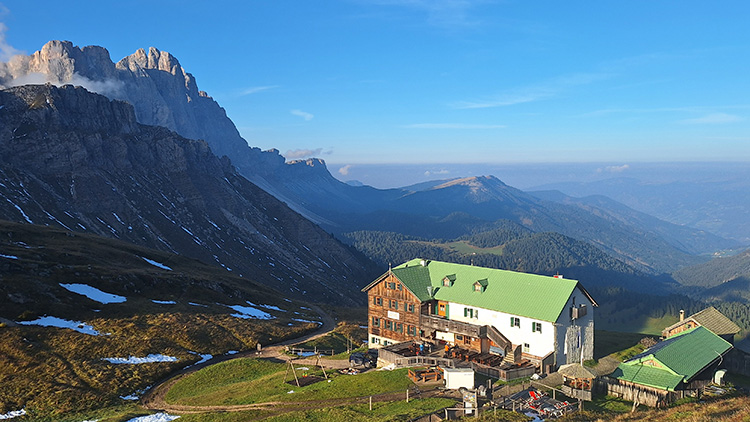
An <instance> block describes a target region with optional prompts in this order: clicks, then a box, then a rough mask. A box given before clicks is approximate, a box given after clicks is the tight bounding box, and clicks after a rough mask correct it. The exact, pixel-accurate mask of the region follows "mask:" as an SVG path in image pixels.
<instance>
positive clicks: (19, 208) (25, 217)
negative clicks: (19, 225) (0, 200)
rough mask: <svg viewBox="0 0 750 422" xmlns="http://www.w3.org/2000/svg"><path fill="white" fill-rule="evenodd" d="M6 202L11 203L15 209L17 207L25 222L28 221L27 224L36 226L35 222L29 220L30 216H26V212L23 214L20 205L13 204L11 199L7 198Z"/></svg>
mask: <svg viewBox="0 0 750 422" xmlns="http://www.w3.org/2000/svg"><path fill="white" fill-rule="evenodd" d="M5 200H6V201H8V202H10V204H11V205H13V206H14V207H16V209H17V210H18V211H19V212H20V213H21V215H22V216H23V218H24V220H26V222H27V223H29V224H34V222H33V221H31V219H30V218H29V216H28V215H26V213H25V212H23V210H22V209H21V207H19V206H18V205H16V204H14V203H13V202H12V201H11V200H10V199H8V198H5Z"/></svg>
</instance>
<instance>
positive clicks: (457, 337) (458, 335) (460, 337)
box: [456, 334, 464, 340]
mask: <svg viewBox="0 0 750 422" xmlns="http://www.w3.org/2000/svg"><path fill="white" fill-rule="evenodd" d="M463 339H464V336H463V335H461V334H456V340H463Z"/></svg>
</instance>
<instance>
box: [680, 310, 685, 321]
mask: <svg viewBox="0 0 750 422" xmlns="http://www.w3.org/2000/svg"><path fill="white" fill-rule="evenodd" d="M682 321H685V310H684V309H680V322H682Z"/></svg>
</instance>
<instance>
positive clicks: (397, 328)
mask: <svg viewBox="0 0 750 422" xmlns="http://www.w3.org/2000/svg"><path fill="white" fill-rule="evenodd" d="M394 331H398V332H399V333H403V332H404V326H403V324H401V323H400V322H399V323H398V324H396V329H395V330H394Z"/></svg>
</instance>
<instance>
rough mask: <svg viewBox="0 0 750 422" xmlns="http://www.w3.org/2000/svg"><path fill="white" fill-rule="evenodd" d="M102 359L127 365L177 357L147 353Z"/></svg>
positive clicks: (166, 360)
mask: <svg viewBox="0 0 750 422" xmlns="http://www.w3.org/2000/svg"><path fill="white" fill-rule="evenodd" d="M102 360H106V361H108V362H109V363H115V364H128V365H137V364H141V363H152V362H177V361H178V359H177V358H176V357H173V356H166V355H154V354H151V355H148V356H146V357H145V358H137V357H135V356H130V357H129V358H102Z"/></svg>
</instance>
